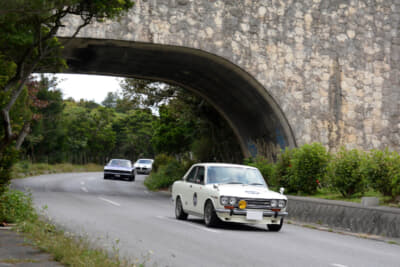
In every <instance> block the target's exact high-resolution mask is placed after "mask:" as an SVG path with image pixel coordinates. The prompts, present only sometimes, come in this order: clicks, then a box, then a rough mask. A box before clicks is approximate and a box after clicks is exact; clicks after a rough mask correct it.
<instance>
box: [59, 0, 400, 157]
mask: <svg viewBox="0 0 400 267" xmlns="http://www.w3.org/2000/svg"><path fill="white" fill-rule="evenodd" d="M78 23H79V18H76V17H70V18H68V20H67V24H68V25H77V24H78ZM399 27H400V1H398V0H302V1H296V0H235V1H232V0H197V1H195V0H137V1H136V4H135V6H134V8H133V9H132V10H130V11H129V13H128V14H127V15H126V16H125V17H123V18H121V19H120V21H119V22H105V23H102V24H93V25H90V26H89V27H87V28H84V29H83V30H82V32H81V33H80V35H79V36H78V37H79V38H77V39H75V40H73V41H71V42H70V43H69V44H68V45H67V46H66V49H65V55H66V57H67V61H68V64H69V66H70V68H69V70H68V71H69V72H71V73H86V74H101V75H114V76H124V77H137V78H146V79H153V80H160V81H165V82H169V83H173V84H177V85H181V86H182V87H184V88H187V89H189V90H192V91H193V92H195V93H197V94H198V95H200V96H202V97H204V98H206V99H207V100H208V101H209V102H210V103H211V104H213V105H214V106H215V107H216V108H217V109H218V111H219V112H220V113H221V114H222V115H223V116H224V117H225V118H226V119H227V121H228V122H229V124H230V125H231V126H232V128H233V129H234V131H235V133H236V135H237V137H238V139H239V140H240V143H241V146H242V150H243V152H244V153H245V155H246V156H249V155H256V154H263V155H269V156H273V155H275V154H276V152H277V151H278V150H279V149H281V148H284V147H286V146H289V147H294V146H296V145H302V144H305V143H310V142H321V143H322V144H324V145H325V146H326V147H327V148H329V149H330V150H336V149H338V148H339V147H340V146H346V147H348V148H360V149H372V148H377V149H382V148H385V147H389V148H390V149H393V150H400V30H399V29H400V28H399ZM73 28H74V27H66V28H64V29H63V30H62V31H61V32H60V37H64V38H68V37H69V36H71V34H72V31H73ZM88 90H91V89H90V88H88ZM92 90H95V88H93V89H92Z"/></svg>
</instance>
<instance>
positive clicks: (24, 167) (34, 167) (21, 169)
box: [12, 160, 104, 179]
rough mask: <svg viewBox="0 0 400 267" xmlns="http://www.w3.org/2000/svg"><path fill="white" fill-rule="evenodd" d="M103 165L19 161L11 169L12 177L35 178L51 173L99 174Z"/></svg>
mask: <svg viewBox="0 0 400 267" xmlns="http://www.w3.org/2000/svg"><path fill="white" fill-rule="evenodd" d="M103 167H104V166H103V165H97V164H94V163H88V164H85V165H75V164H71V163H58V164H47V163H30V162H29V161H24V160H23V161H20V162H18V163H16V164H14V166H13V168H12V177H13V178H14V179H15V178H24V177H29V176H37V175H42V174H51V173H64V172H101V171H103Z"/></svg>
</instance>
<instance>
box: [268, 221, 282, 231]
mask: <svg viewBox="0 0 400 267" xmlns="http://www.w3.org/2000/svg"><path fill="white" fill-rule="evenodd" d="M282 225H283V218H282V219H281V223H280V224H267V227H268V230H270V231H271V232H279V231H280V230H281V228H282Z"/></svg>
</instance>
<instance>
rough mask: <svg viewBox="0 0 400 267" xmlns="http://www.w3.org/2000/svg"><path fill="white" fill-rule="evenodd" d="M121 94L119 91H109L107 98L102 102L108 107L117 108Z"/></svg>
mask: <svg viewBox="0 0 400 267" xmlns="http://www.w3.org/2000/svg"><path fill="white" fill-rule="evenodd" d="M118 99H119V96H118V93H117V92H115V93H113V92H108V93H107V96H106V98H104V100H103V102H101V104H102V105H103V106H105V107H106V108H116V107H117V102H118Z"/></svg>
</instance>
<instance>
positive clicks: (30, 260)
mask: <svg viewBox="0 0 400 267" xmlns="http://www.w3.org/2000/svg"><path fill="white" fill-rule="evenodd" d="M39 262H40V261H38V260H32V259H5V260H0V263H8V264H20V263H39Z"/></svg>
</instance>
